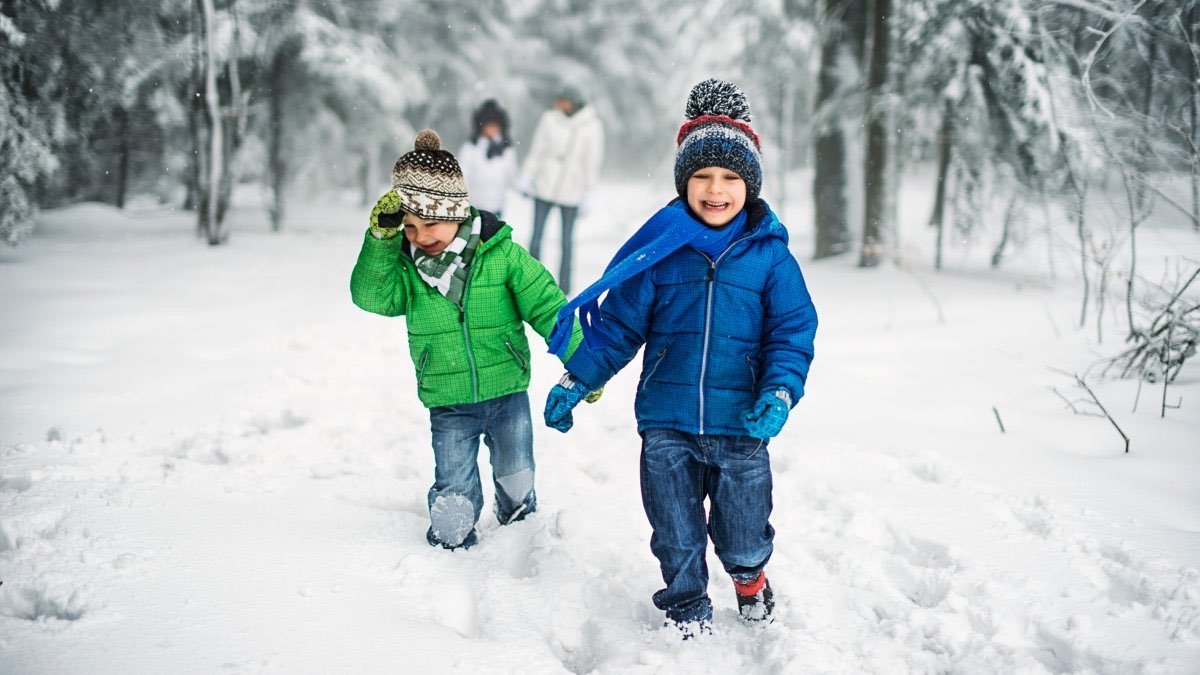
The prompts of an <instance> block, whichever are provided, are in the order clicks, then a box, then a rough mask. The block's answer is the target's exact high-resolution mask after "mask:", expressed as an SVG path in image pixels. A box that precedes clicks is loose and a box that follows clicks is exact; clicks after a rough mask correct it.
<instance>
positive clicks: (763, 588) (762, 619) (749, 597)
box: [733, 572, 775, 625]
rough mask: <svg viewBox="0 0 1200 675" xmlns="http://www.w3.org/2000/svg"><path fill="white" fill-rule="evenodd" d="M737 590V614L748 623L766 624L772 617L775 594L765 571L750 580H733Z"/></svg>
mask: <svg viewBox="0 0 1200 675" xmlns="http://www.w3.org/2000/svg"><path fill="white" fill-rule="evenodd" d="M733 588H734V590H735V591H737V603H738V615H739V616H741V617H742V621H744V622H746V623H748V624H762V625H766V624H768V623H770V622H771V621H772V619H774V617H773V616H772V614H773V613H774V611H775V594H774V593H772V592H771V582H769V581H767V575H766V573H765V572H759V573H758V576H757V577H754V578H753V579H751V580H750V581H737V580H736V579H735V580H734V582H733Z"/></svg>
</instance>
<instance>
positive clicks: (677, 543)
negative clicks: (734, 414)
mask: <svg viewBox="0 0 1200 675" xmlns="http://www.w3.org/2000/svg"><path fill="white" fill-rule="evenodd" d="M641 471H642V506H643V507H644V508H645V509H646V517H647V518H649V519H650V527H651V528H652V529H653V530H654V534H653V535H652V536H651V537H650V550H651V551H653V553H654V557H656V558H658V563H659V566H660V567H661V569H662V577H663V581H664V582H666V584H667V587H666V588H664V589H662V590H660V591H658V592H657V593H655V594H654V606H655V607H658V608H659V609H661V610H664V611H666V613H667V618H668V619H670V620H671V621H675V622H677V623H687V622H692V621H698V622H707V621H711V620H712V601H711V600H709V598H708V564H707V562H706V561H705V551H706V549H707V547H708V538H709V537H711V538H712V542H713V548H714V550H715V551H716V554H717V558H718V559H720V561H721V565H722V566H723V567H724V568H725V571H726V572H727V573H728V574H729V575H730V576H732V577H733V579H734V580H735V581H749V580H752V579H754V578H755V577H757V576H758V573H759V572H761V571H762V569H763V568H764V567H766V565H767V561H768V560H769V559H770V558H771V552H772V550H773V545H772V541H773V540H774V538H775V529H774V528H773V527H771V524H770V522H768V519H769V518H770V515H771V459H770V456H769V454H768V452H767V444H766V441H762V440H760V439H757V438H750V437H749V436H710V435H704V436H701V435H696V434H688V433H684V432H681V431H675V430H673V429H646V430H645V431H644V432H643V433H642V461H641ZM705 497H707V498H708V500H709V509H708V513H707V514H705V511H704V499H705Z"/></svg>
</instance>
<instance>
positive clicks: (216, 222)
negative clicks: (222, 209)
mask: <svg viewBox="0 0 1200 675" xmlns="http://www.w3.org/2000/svg"><path fill="white" fill-rule="evenodd" d="M200 12H201V14H202V15H203V16H202V18H203V21H204V102H205V105H206V111H207V113H208V114H207V115H206V119H205V122H206V123H207V126H208V153H209V154H208V161H207V164H208V184H207V185H206V186H205V188H206V195H205V199H206V200H207V204H206V206H207V208H206V209H204V211H203V213H204V215H203V218H204V220H205V225H206V227H205V232H206V233H207V235H208V243H209V245H210V246H216V245H217V244H220V243H221V242H222V241H223V240H224V238H225V237H224V234H223V233H222V232H221V220H220V218H219V217H218V206H219V200H220V192H221V174H222V168H223V167H224V161H223V159H222V154H221V151H222V150H223V148H224V143H225V138H224V133H223V132H222V126H224V125H223V124H222V122H221V102H220V95H221V94H220V92H219V91H217V55H216V40H214V39H213V21H214V16H213V15H214V14H215V12H216V10H215V9H214V7H213V0H200Z"/></svg>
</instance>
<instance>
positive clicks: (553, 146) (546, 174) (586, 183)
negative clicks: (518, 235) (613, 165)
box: [521, 86, 604, 294]
mask: <svg viewBox="0 0 1200 675" xmlns="http://www.w3.org/2000/svg"><path fill="white" fill-rule="evenodd" d="M603 163H604V127H603V125H602V124H601V123H600V118H599V116H598V115H596V111H595V109H594V108H593V107H591V106H589V105H587V104H586V102H585V101H584V100H583V95H582V94H581V93H580V92H579V90H578V89H576V88H574V87H569V86H568V87H564V88H563V89H561V90H560V91H559V93H558V94H557V96H556V97H555V99H554V107H553V108H551V109H550V110H547V111H546V112H545V113H543V114H542V118H541V120H539V121H538V125H537V130H536V131H534V134H533V143H532V145H531V146H530V148H529V157H528V158H527V159H526V160H525V167H524V171H523V175H522V178H521V188H522V191H523V192H525V193H526V194H528V195H530V196H531V197H533V237H532V238H531V239H530V241H529V252H530V253H532V254H533V256H534V257H535V258H539V259H540V258H541V249H542V234H543V233H544V231H545V226H546V218H547V216H549V215H550V210H551V209H552V208H553V207H555V206H557V207H558V210H559V215H560V216H561V218H562V257H561V258H560V261H559V274H558V284H559V286H561V287H562V289H563V291H564V292H565V293H568V294H569V293H570V292H571V249H572V239H573V230H574V227H575V218H576V216H578V215H580V212H581V211H582V212H583V213H584V214H586V212H587V208H588V206H589V204H588V202H589V198H590V197H591V195H592V192H593V190H595V188H596V184H597V183H598V182H599V180H600V167H601V165H602V164H603Z"/></svg>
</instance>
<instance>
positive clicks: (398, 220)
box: [370, 190, 404, 239]
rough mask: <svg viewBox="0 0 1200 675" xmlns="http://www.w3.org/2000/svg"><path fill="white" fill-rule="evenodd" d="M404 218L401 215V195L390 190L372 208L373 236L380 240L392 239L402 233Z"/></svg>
mask: <svg viewBox="0 0 1200 675" xmlns="http://www.w3.org/2000/svg"><path fill="white" fill-rule="evenodd" d="M403 222H404V216H403V215H400V195H399V194H397V193H396V191H395V190H388V191H387V192H385V193H383V196H382V197H380V198H379V200H378V201H376V202H375V206H374V207H372V208H371V221H370V224H371V234H373V235H375V236H376V237H379V238H380V239H391V238H392V237H394V236H396V235H397V234H399V233H400V226H401V225H402V224H403Z"/></svg>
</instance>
